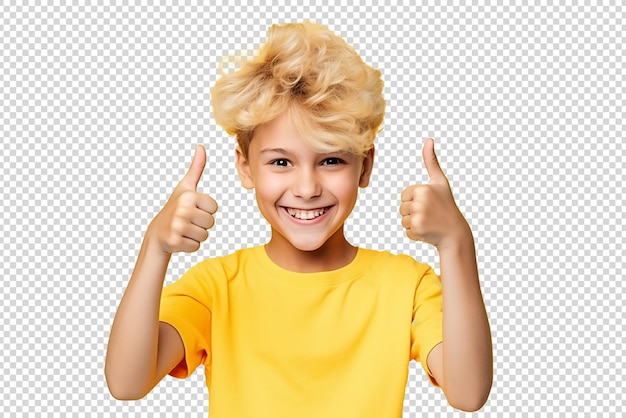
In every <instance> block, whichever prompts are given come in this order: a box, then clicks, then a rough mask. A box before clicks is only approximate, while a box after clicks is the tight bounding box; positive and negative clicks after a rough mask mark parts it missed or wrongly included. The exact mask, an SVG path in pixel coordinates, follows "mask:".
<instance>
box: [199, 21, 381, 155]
mask: <svg viewBox="0 0 626 418" xmlns="http://www.w3.org/2000/svg"><path fill="white" fill-rule="evenodd" d="M238 61H239V63H240V67H239V69H238V70H237V71H235V72H233V73H226V72H225V71H224V70H223V68H222V66H220V71H221V73H222V76H221V77H220V79H219V80H218V81H217V82H216V83H215V86H214V87H213V91H212V94H211V97H212V103H213V115H214V118H215V121H216V122H217V123H218V124H219V125H221V126H222V127H223V128H224V129H225V130H226V132H227V133H228V134H229V135H235V136H236V138H237V143H238V145H239V146H240V148H241V150H242V152H243V154H244V156H245V157H246V158H247V156H248V147H249V145H250V141H252V138H253V137H254V132H255V128H256V127H257V126H259V125H261V124H264V123H269V122H272V121H273V120H275V119H276V118H277V117H278V116H280V115H282V114H283V113H285V112H289V113H290V115H291V117H292V118H295V119H293V120H294V121H297V123H295V124H294V125H295V126H296V129H298V133H299V134H300V136H301V137H302V139H303V140H305V141H306V142H307V143H308V144H309V145H310V146H312V147H313V148H314V149H315V150H316V151H318V152H337V151H343V152H351V153H354V154H359V155H365V154H366V153H367V152H368V151H369V150H370V149H371V148H372V146H373V142H374V138H375V136H376V134H377V133H378V132H379V131H380V129H381V124H382V121H383V117H384V113H385V100H384V98H383V96H382V90H383V82H382V79H381V73H380V71H378V70H376V69H374V68H372V67H370V66H369V65H367V64H365V63H364V62H363V60H362V59H361V57H360V56H359V54H358V53H357V52H356V51H355V50H354V48H352V47H351V46H350V45H348V44H347V43H346V42H345V41H344V40H343V39H342V38H340V37H339V36H337V35H335V34H334V33H332V32H331V31H330V30H328V29H327V28H326V27H324V26H322V25H319V24H315V23H311V22H303V23H290V24H284V25H272V26H271V27H270V28H269V30H268V35H267V39H266V42H265V44H264V45H262V46H261V48H260V49H259V50H258V51H257V53H256V56H255V57H254V58H252V59H249V60H246V59H245V58H244V57H238Z"/></svg>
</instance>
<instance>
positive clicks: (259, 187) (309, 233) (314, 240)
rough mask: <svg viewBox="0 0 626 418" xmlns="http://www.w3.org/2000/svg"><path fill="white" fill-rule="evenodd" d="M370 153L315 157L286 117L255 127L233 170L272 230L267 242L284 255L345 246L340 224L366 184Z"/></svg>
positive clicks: (318, 154) (369, 169) (370, 160)
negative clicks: (249, 141)
mask: <svg viewBox="0 0 626 418" xmlns="http://www.w3.org/2000/svg"><path fill="white" fill-rule="evenodd" d="M295 123H297V122H295ZM373 154H374V151H373V149H372V150H371V151H370V153H369V154H368V155H367V156H366V157H362V156H357V155H354V154H350V153H343V152H336V153H328V154H325V153H324V154H322V153H318V152H316V151H315V150H313V149H311V148H310V147H309V146H308V145H307V144H306V143H305V142H304V141H303V140H302V139H301V138H300V136H299V135H298V133H297V131H296V129H295V128H294V126H293V122H292V120H291V119H290V118H289V116H287V115H285V116H282V117H280V118H278V119H276V120H275V121H273V122H271V123H269V124H265V125H262V126H260V127H258V128H257V130H256V132H255V135H254V138H253V139H252V142H251V143H250V147H249V150H248V158H247V159H246V158H244V157H243V154H242V153H241V151H240V150H238V152H237V169H238V171H239V175H240V178H241V180H242V183H243V185H244V187H246V188H249V189H252V188H254V189H255V191H256V199H257V203H258V206H259V209H260V211H261V213H262V214H263V216H264V217H265V219H267V221H268V222H269V223H270V225H271V227H272V241H271V242H270V244H271V245H274V246H275V247H280V248H281V250H282V251H283V252H285V251H286V252H289V251H306V252H311V251H316V250H320V249H322V248H324V247H328V246H331V247H332V246H340V245H349V244H347V243H346V241H345V238H344V235H343V225H344V222H345V220H346V218H347V217H348V216H349V215H350V213H351V212H352V209H353V208H354V205H355V203H356V199H357V195H358V188H359V187H365V186H367V184H368V182H369V177H370V174H371V170H372V160H373ZM325 249H326V250H332V249H331V248H325ZM337 250H339V248H337Z"/></svg>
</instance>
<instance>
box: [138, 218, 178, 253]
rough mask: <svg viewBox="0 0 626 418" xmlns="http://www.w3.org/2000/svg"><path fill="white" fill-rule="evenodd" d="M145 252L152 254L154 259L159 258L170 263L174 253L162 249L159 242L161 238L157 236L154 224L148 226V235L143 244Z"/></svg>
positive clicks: (145, 236)
mask: <svg viewBox="0 0 626 418" xmlns="http://www.w3.org/2000/svg"><path fill="white" fill-rule="evenodd" d="M142 247H143V250H144V251H146V252H148V253H150V254H151V255H152V256H153V257H159V259H162V260H164V261H167V262H169V259H170V257H171V256H172V253H170V252H168V251H165V250H163V248H162V247H161V243H160V242H159V237H158V235H157V232H156V230H154V228H153V227H152V224H150V225H149V226H148V229H147V230H146V234H145V235H144V238H143V244H142Z"/></svg>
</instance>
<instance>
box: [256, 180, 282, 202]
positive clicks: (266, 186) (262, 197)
mask: <svg viewBox="0 0 626 418" xmlns="http://www.w3.org/2000/svg"><path fill="white" fill-rule="evenodd" d="M257 179H258V181H257V187H256V196H257V200H258V201H259V204H264V205H266V206H267V205H274V203H275V201H276V200H278V199H279V198H280V196H281V195H282V194H283V188H282V186H281V184H280V182H279V179H276V178H273V177H272V176H267V175H262V176H259V177H257Z"/></svg>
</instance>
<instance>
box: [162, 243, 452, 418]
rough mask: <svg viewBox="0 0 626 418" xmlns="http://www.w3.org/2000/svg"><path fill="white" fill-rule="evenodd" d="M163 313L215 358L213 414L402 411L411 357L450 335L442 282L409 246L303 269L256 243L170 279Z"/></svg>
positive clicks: (194, 358) (209, 378) (209, 373)
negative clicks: (284, 263)
mask: <svg viewBox="0 0 626 418" xmlns="http://www.w3.org/2000/svg"><path fill="white" fill-rule="evenodd" d="M160 320H161V321H164V322H167V323H169V324H171V325H172V326H174V327H175V328H176V329H177V330H178V332H179V333H180V335H181V337H182V340H183V342H184V345H185V359H184V361H182V362H181V363H180V364H179V365H178V366H177V367H176V368H175V369H174V370H172V372H171V373H170V374H171V375H172V376H175V377H179V378H184V377H187V376H189V375H190V374H191V373H192V372H193V371H194V370H195V368H196V367H197V366H199V365H201V364H202V365H204V371H205V378H206V385H207V388H208V390H209V416H210V417H211V418H233V417H235V418H294V417H297V418H308V417H311V418H320V417H324V418H333V417H341V418H351V417H354V418H357V417H358V418H366V417H375V418H390V417H401V416H402V407H403V400H404V391H405V387H406V381H407V376H408V363H409V361H410V360H411V359H415V360H418V361H421V363H422V366H423V368H424V369H425V370H426V372H427V373H429V372H428V367H427V364H426V359H427V356H428V353H429V352H430V350H431V349H432V348H433V347H434V346H435V345H437V344H438V343H439V342H441V341H442V300H441V280H440V278H439V277H438V276H437V275H436V274H435V273H434V271H433V270H432V269H431V268H430V267H429V266H427V265H425V264H421V263H418V262H416V261H415V260H414V259H413V258H411V257H408V256H405V255H393V254H391V253H388V252H379V251H374V250H366V249H363V248H359V250H358V252H357V255H356V257H355V259H354V260H353V261H352V262H351V263H350V264H349V265H347V266H345V267H343V268H340V269H337V270H333V271H327V272H321V273H294V272H291V271H288V270H285V269H283V268H281V267H279V266H278V265H276V264H275V263H273V262H272V261H271V259H270V258H269V257H268V256H267V254H266V252H265V248H264V247H262V246H260V247H253V248H249V249H243V250H240V251H237V252H235V253H233V254H231V255H228V256H225V257H220V258H214V259H208V260H205V261H203V262H200V263H199V264H197V265H195V266H194V267H192V268H191V269H190V270H189V271H188V272H187V273H185V275H184V276H183V277H182V278H181V279H180V280H178V281H176V282H174V283H173V284H171V285H168V286H166V287H165V288H164V289H163V294H162V298H161V312H160Z"/></svg>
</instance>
